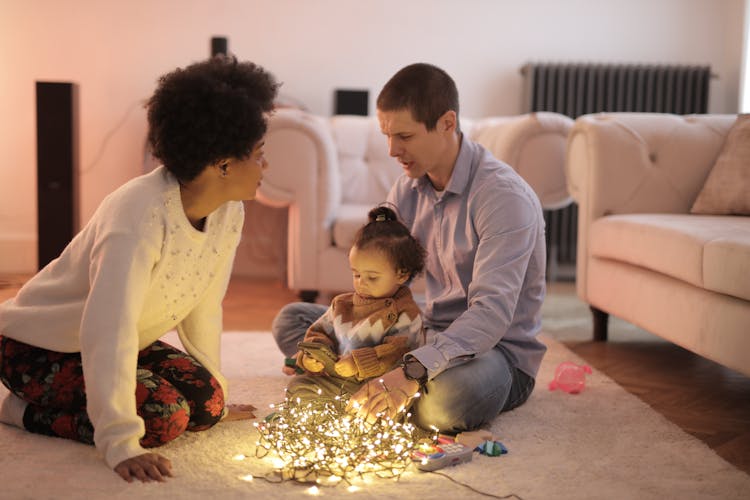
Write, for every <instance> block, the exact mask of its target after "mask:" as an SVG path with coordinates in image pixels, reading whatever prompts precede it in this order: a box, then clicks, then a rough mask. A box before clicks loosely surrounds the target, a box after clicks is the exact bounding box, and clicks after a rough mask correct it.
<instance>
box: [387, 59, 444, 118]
mask: <svg viewBox="0 0 750 500" xmlns="http://www.w3.org/2000/svg"><path fill="white" fill-rule="evenodd" d="M377 108H378V109H379V110H380V111H400V110H403V109H408V110H409V111H410V112H411V114H412V117H413V118H414V120H416V121H417V122H419V123H423V124H424V125H425V127H426V128H427V130H435V126H436V125H437V121H438V119H439V118H440V117H441V116H443V115H444V114H445V113H446V112H447V111H455V112H456V117H458V90H457V89H456V83H455V82H454V81H453V79H452V78H451V77H450V75H448V73H446V72H445V71H443V70H442V69H440V68H438V67H437V66H433V65H432V64H427V63H415V64H411V65H409V66H406V67H404V68H402V69H401V70H399V71H398V73H396V74H395V75H393V76H392V77H391V79H390V80H388V82H387V83H386V84H385V86H384V87H383V90H381V91H380V94H379V95H378V100H377Z"/></svg>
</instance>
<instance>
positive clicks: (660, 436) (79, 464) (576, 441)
mask: <svg viewBox="0 0 750 500" xmlns="http://www.w3.org/2000/svg"><path fill="white" fill-rule="evenodd" d="M174 338H175V337H173V336H170V338H169V339H167V340H168V341H173V339H174ZM544 340H545V342H546V343H547V345H548V346H549V352H548V355H547V356H546V357H545V360H544V363H543V365H542V370H541V372H540V374H539V378H538V382H537V388H536V390H535V391H534V394H533V395H532V397H531V399H530V400H529V402H528V403H526V404H525V405H524V406H522V407H521V408H518V409H517V410H515V411H513V412H510V413H507V414H503V415H502V416H500V417H499V418H497V419H496V420H495V422H494V424H493V425H492V428H491V430H492V431H493V432H494V433H495V435H496V436H498V437H499V439H500V440H501V441H502V442H503V443H504V444H505V445H506V447H507V448H508V449H509V453H508V454H507V455H503V456H501V457H486V456H480V455H478V454H476V453H475V455H474V459H473V460H472V461H471V462H470V463H468V464H463V465H459V466H456V467H452V468H449V469H443V471H442V472H444V473H445V474H447V475H450V477H451V478H453V480H455V481H456V482H453V481H451V480H449V479H448V478H445V477H441V476H438V475H433V474H429V473H422V472H418V471H416V470H413V469H412V468H410V469H409V470H408V471H407V472H406V473H404V474H403V475H402V476H401V478H400V480H399V481H394V480H388V479H373V480H370V481H368V482H367V483H358V484H357V486H359V487H360V488H359V489H358V490H357V491H354V492H351V491H348V490H347V488H346V485H343V484H342V485H339V486H336V487H323V488H320V490H319V492H318V495H319V496H320V497H323V498H352V499H358V498H361V499H367V498H418V499H420V500H421V499H436V500H437V499H440V500H443V499H446V498H461V499H463V498H486V497H485V496H484V495H481V494H480V493H478V492H477V491H480V492H486V493H489V494H491V495H494V496H498V497H502V496H505V495H511V494H515V495H517V496H518V497H520V498H523V499H524V500H530V499H547V498H555V499H585V498H592V499H600V498H608V499H620V498H622V499H626V498H627V499H634V498H638V499H651V498H653V499H662V498H716V499H733V498H737V499H741V498H742V499H745V498H750V476H748V475H746V474H745V473H743V472H741V471H739V470H737V469H736V468H734V467H733V466H731V465H730V464H728V463H727V462H725V461H724V460H723V459H721V458H720V457H718V456H717V455H716V454H715V453H714V452H713V451H711V450H710V449H709V448H708V447H707V446H705V445H704V444H703V443H701V442H700V441H698V440H696V439H694V438H693V437H691V436H689V435H688V434H686V433H685V432H683V431H682V430H680V429H679V428H678V427H676V426H675V425H673V424H671V423H669V422H668V421H667V420H665V419H664V418H663V417H661V416H660V415H659V414H657V413H656V412H654V411H653V410H651V409H650V408H649V407H648V406H647V405H645V404H644V403H642V402H641V401H640V400H638V399H637V398H636V397H634V396H632V395H630V394H628V393H627V392H626V391H625V390H623V389H622V388H620V387H619V386H618V385H617V384H615V383H614V382H613V381H612V380H610V379H609V378H607V377H605V376H604V375H602V374H600V373H598V372H596V371H595V372H594V373H593V374H592V375H589V376H588V378H587V387H586V389H585V390H584V391H583V392H582V393H581V394H578V395H569V394H566V393H564V392H560V391H554V392H550V391H549V390H548V389H547V384H548V382H549V381H550V380H551V378H552V376H553V374H554V369H555V367H556V366H557V365H558V364H559V363H560V362H562V361H574V362H580V360H579V359H578V358H577V357H576V356H575V355H574V354H572V353H571V352H570V351H569V350H567V349H566V348H565V347H564V346H562V345H561V344H559V343H558V342H556V341H554V340H552V339H550V338H549V337H544ZM223 356H224V371H225V373H226V375H227V376H228V378H229V379H230V381H231V397H230V400H231V402H234V403H253V404H254V405H255V406H257V407H259V408H260V410H259V411H258V415H259V417H263V416H264V415H266V414H267V413H268V412H270V410H269V409H268V405H269V404H271V403H274V402H278V401H280V400H281V399H282V398H283V389H284V386H285V383H286V382H287V378H286V377H284V376H283V375H282V374H281V373H280V366H281V361H282V358H281V355H280V353H279V352H278V351H277V350H276V348H275V345H274V343H273V340H272V339H271V336H270V335H269V334H268V333H263V332H246V333H239V332H233V333H226V334H225V335H224V336H223ZM5 393H6V391H5V389H4V388H2V387H1V386H0V397H4V396H5ZM255 436H256V433H255V430H254V427H253V426H252V423H251V422H250V421H244V422H229V423H223V424H219V425H218V426H216V427H215V428H214V429H211V430H210V431H207V432H201V433H197V434H188V435H186V436H182V437H180V438H178V439H177V440H176V441H175V442H173V443H170V444H169V445H167V446H165V447H163V448H161V449H160V451H161V452H162V453H163V454H164V455H166V456H168V457H169V458H170V459H171V460H172V463H173V466H174V473H175V477H173V478H171V479H170V480H169V481H168V482H166V483H148V484H141V483H132V484H128V483H125V482H124V481H122V480H121V479H120V478H119V477H118V476H116V475H115V474H114V472H112V471H111V470H109V469H108V468H107V467H106V466H105V465H104V463H103V461H102V460H101V459H100V458H99V457H98V456H97V454H96V452H95V450H94V448H93V447H89V446H84V445H80V444H77V443H73V442H70V441H66V440H63V439H55V438H48V437H43V436H37V435H32V434H30V433H27V432H23V431H21V430H18V429H15V428H12V427H9V426H5V425H2V424H0V450H1V451H0V474H1V476H0V477H2V478H3V479H2V481H0V498H9V499H25V498H28V499H48V498H49V499H53V498H86V499H117V498H134V499H135V498H137V499H152V498H153V499H164V498H181V499H193V498H194V499H198V498H201V499H203V498H216V499H219V498H220V499H231V498H250V497H252V498H263V499H266V498H290V497H307V496H309V495H310V494H311V492H310V491H309V490H308V486H303V485H300V484H297V483H293V482H285V483H281V484H270V483H267V482H265V481H262V480H260V479H258V478H257V476H263V475H264V474H266V473H268V472H270V471H271V466H270V464H269V463H268V462H266V461H262V460H259V459H255V458H248V459H245V460H243V461H238V460H234V459H233V457H235V455H238V454H245V455H247V456H249V457H253V456H254V444H253V443H254V442H255ZM247 474H252V475H254V476H256V479H254V480H253V481H250V482H248V481H245V480H243V479H242V477H243V476H245V475H247ZM457 483H463V484H464V485H467V486H469V487H470V488H469V487H466V486H462V485H461V484H457ZM472 488H473V489H472Z"/></svg>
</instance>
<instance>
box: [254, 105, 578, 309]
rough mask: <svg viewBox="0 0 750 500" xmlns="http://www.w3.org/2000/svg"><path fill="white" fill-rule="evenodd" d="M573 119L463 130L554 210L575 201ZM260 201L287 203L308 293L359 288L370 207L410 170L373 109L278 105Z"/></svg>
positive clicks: (490, 122)
mask: <svg viewBox="0 0 750 500" xmlns="http://www.w3.org/2000/svg"><path fill="white" fill-rule="evenodd" d="M572 124H573V121H572V120H571V119H570V118H568V117H566V116H563V115H559V114H555V113H534V114H527V115H519V116H512V117H491V118H484V119H481V120H469V119H463V118H462V119H461V122H460V125H461V129H462V130H463V131H464V133H465V134H466V135H467V136H468V137H471V138H473V139H474V140H476V141H478V142H480V143H481V144H483V145H485V147H487V148H488V149H489V150H491V151H492V152H493V153H494V154H495V156H496V157H498V158H500V159H502V160H504V161H506V162H507V163H509V164H510V165H512V166H513V167H514V168H516V170H517V171H518V172H519V173H520V174H521V175H522V176H523V177H524V178H525V179H526V180H527V182H529V184H530V185H531V186H532V187H533V188H534V189H535V191H536V192H537V194H538V195H539V197H540V200H541V201H542V204H543V206H544V207H545V208H559V207H562V206H565V205H567V204H569V203H570V202H571V199H570V197H569V195H568V192H567V187H566V183H565V173H564V157H565V140H566V138H567V134H568V131H569V130H570V128H571V126H572ZM265 150H266V156H267V158H268V161H269V164H270V165H271V168H269V169H268V171H267V172H266V173H265V175H264V180H263V184H262V186H261V187H260V189H259V192H258V199H259V200H260V201H261V202H262V203H264V204H267V205H272V206H277V207H288V221H287V222H288V229H287V231H288V233H287V249H286V251H287V269H286V274H287V284H288V286H289V288H290V289H292V290H296V291H298V292H300V295H301V297H302V298H303V300H314V298H315V297H316V295H317V293H318V292H326V293H337V292H340V291H344V290H350V289H351V286H352V285H351V273H350V271H349V263H348V259H347V255H348V252H349V248H350V246H351V243H352V241H353V239H354V233H355V232H356V230H357V229H358V228H359V227H360V226H361V225H362V224H363V223H364V222H366V220H367V212H368V211H369V210H370V209H371V208H372V207H373V206H375V205H377V204H378V203H381V202H382V201H384V200H385V198H386V195H387V194H388V191H389V190H390V188H391V186H392V184H393V182H394V181H395V180H396V178H397V177H398V176H399V175H401V172H402V170H401V167H400V165H399V164H398V162H397V161H396V160H395V159H393V158H391V157H389V156H388V148H387V143H386V139H385V137H384V136H383V135H382V134H381V132H380V129H379V126H378V123H377V120H376V119H375V118H374V117H362V116H344V115H340V116H334V117H321V116H315V115H312V114H309V113H306V112H304V111H301V110H298V109H279V110H277V111H276V112H275V113H274V114H273V115H272V116H271V118H270V120H269V126H268V133H267V135H266V147H265Z"/></svg>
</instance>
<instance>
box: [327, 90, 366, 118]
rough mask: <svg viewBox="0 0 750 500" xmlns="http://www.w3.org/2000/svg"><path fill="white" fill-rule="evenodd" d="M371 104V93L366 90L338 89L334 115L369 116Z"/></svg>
mask: <svg viewBox="0 0 750 500" xmlns="http://www.w3.org/2000/svg"><path fill="white" fill-rule="evenodd" d="M369 104H370V103H369V92H368V91H366V90H344V89H338V90H336V107H335V109H334V112H333V114H335V115H361V116H367V114H368V112H369V110H368V107H369Z"/></svg>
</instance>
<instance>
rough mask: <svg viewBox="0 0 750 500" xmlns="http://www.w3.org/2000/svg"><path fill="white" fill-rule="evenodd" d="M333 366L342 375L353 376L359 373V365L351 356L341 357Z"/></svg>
mask: <svg viewBox="0 0 750 500" xmlns="http://www.w3.org/2000/svg"><path fill="white" fill-rule="evenodd" d="M333 368H334V370H336V373H337V374H338V375H339V376H341V377H352V376H354V375H356V374H357V365H356V363H354V358H352V357H351V356H346V357H344V358H341V359H339V360H338V361H336V364H335V365H334V367H333Z"/></svg>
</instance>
